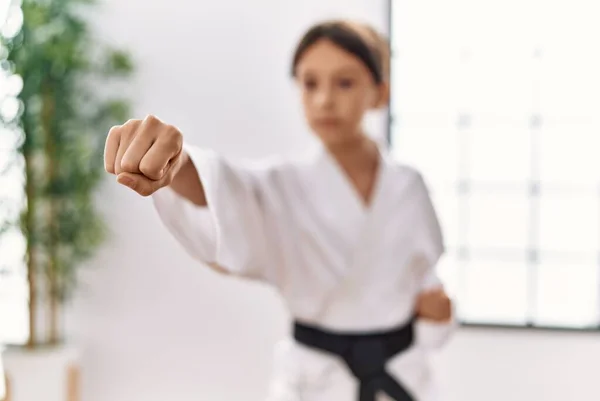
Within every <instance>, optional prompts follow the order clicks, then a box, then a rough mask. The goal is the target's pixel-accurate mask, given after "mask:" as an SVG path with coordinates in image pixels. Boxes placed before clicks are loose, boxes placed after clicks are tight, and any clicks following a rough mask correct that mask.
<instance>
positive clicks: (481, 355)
mask: <svg viewBox="0 0 600 401" xmlns="http://www.w3.org/2000/svg"><path fill="white" fill-rule="evenodd" d="M105 1H106V3H105V5H104V8H103V10H102V11H101V13H100V15H99V16H98V19H97V20H96V22H97V25H98V30H99V32H101V33H102V37H103V39H105V40H107V41H109V42H111V43H114V44H120V45H125V46H128V47H129V48H130V49H131V50H132V51H133V53H134V55H135V57H136V59H137V66H138V71H137V76H136V78H135V80H134V81H132V82H131V86H130V88H126V89H125V90H126V91H127V92H128V93H129V94H130V95H131V96H132V97H133V98H134V100H135V111H136V116H137V117H143V116H144V115H145V114H147V113H155V114H157V115H159V116H160V117H161V118H163V119H165V120H167V121H169V122H172V123H174V124H176V125H178V126H179V127H180V129H181V130H182V131H183V132H184V133H185V135H186V138H187V139H188V140H189V141H190V142H193V143H197V144H202V145H205V146H209V147H213V148H216V149H217V150H220V151H222V152H225V153H227V154H229V155H232V156H248V157H259V156H265V155H268V154H271V153H274V152H285V153H288V152H294V151H297V150H301V149H304V148H305V147H306V146H308V144H309V142H310V139H309V138H310V136H309V134H307V133H306V130H305V128H304V125H303V122H302V115H301V112H300V108H299V104H298V102H297V99H296V96H295V93H294V88H293V86H292V85H291V83H290V81H289V79H288V74H287V72H288V68H289V59H290V54H291V51H292V48H293V45H294V44H295V41H296V40H297V39H298V36H299V35H300V34H301V32H302V31H303V30H304V29H305V28H306V27H307V26H308V25H309V24H310V23H312V22H314V20H315V19H319V18H321V17H329V16H338V15H342V16H350V17H359V18H362V19H365V20H367V21H369V22H372V23H374V24H375V25H376V26H378V27H380V28H384V27H385V24H386V21H387V15H386V7H387V5H386V3H387V1H386V0H303V1H283V0H255V1H247V0H233V1H210V2H207V1H196V2H192V1H187V2H183V1H180V2H173V1H167V0H152V1H148V0H127V1H123V0H105ZM373 126H374V127H376V126H377V124H376V123H375V124H374V125H373ZM99 201H100V203H101V207H102V209H103V211H104V212H105V213H106V216H107V219H108V221H109V223H110V225H111V227H112V230H113V233H114V235H113V237H112V239H111V241H109V243H108V244H107V245H106V246H105V247H104V248H103V250H102V251H101V252H100V253H99V254H98V256H97V257H96V258H95V259H94V261H93V262H92V263H91V266H90V269H89V270H88V271H87V272H86V274H85V275H84V277H83V280H84V285H83V287H82V290H81V293H80V294H79V296H78V298H77V299H76V302H75V304H74V306H73V310H72V313H71V316H70V325H69V327H70V332H71V334H72V337H73V339H74V340H75V341H77V342H78V343H80V344H82V345H83V346H84V354H83V355H84V356H83V358H84V359H83V364H84V383H83V390H84V392H85V398H84V401H107V400H110V401H137V400H139V401H158V400H161V401H162V400H165V399H173V400H177V401H186V400H214V401H219V400H227V401H230V400H248V401H252V400H260V399H261V395H263V394H264V390H265V384H266V381H267V379H268V376H269V370H270V361H271V351H272V346H273V344H274V343H275V341H276V340H277V339H279V338H280V337H281V336H282V335H283V334H284V333H285V330H286V329H287V316H286V314H285V311H284V310H283V308H282V305H281V304H280V302H279V300H278V298H277V297H276V296H275V294H274V293H273V292H272V291H270V290H269V289H267V288H265V287H262V286H259V285H256V284H250V283H246V282H240V281H236V280H232V279H224V278H222V277H219V276H217V275H216V274H213V273H211V272H210V271H208V270H207V269H204V268H202V267H200V266H198V265H196V264H194V263H193V262H192V261H191V260H190V258H188V257H187V256H186V255H185V254H184V253H183V251H182V250H181V248H180V247H179V246H178V245H177V244H176V243H175V242H174V240H173V239H172V238H171V237H170V236H169V235H168V234H167V233H166V232H165V231H164V230H163V229H162V227H161V225H160V223H159V221H158V219H157V217H156V215H155V214H154V212H153V209H152V206H151V203H150V200H148V199H142V198H140V197H137V196H135V195H134V194H132V193H130V192H129V191H127V190H126V189H124V188H120V187H118V186H117V185H116V184H115V183H114V182H113V181H111V179H110V178H107V180H106V184H105V185H104V186H103V188H102V190H101V191H100V194H99ZM599 338H600V337H598V336H595V337H594V336H583V335H556V336H555V335H549V334H527V333H515V332H507V333H504V332H496V331H487V330H486V331H472V330H470V331H464V332H461V333H459V335H458V336H457V337H456V338H455V340H454V341H453V342H452V343H451V346H450V347H449V348H448V349H447V350H446V351H445V352H444V353H443V354H442V355H441V356H440V357H439V367H440V378H441V380H442V383H443V384H444V386H445V388H446V389H447V395H448V400H446V401H507V400H508V401H555V400H556V401H558V400H561V401H564V400H577V401H586V400H597V399H599V397H600V395H596V396H593V393H592V391H593V387H592V375H595V373H594V371H595V369H594V368H595V367H597V366H598V365H599V364H598V363H597V362H596V357H594V355H600V345H599V342H600V340H599ZM513 352H515V353H516V354H517V355H518V356H516V357H513V356H510V355H509V353H513ZM554 364H556V367H555V366H554ZM530 368H531V369H533V370H532V371H529V369H530ZM596 371H597V369H596ZM563 374H564V375H563Z"/></svg>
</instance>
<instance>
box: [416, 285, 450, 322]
mask: <svg viewBox="0 0 600 401" xmlns="http://www.w3.org/2000/svg"><path fill="white" fill-rule="evenodd" d="M417 316H418V317H420V318H423V319H427V320H433V321H436V322H446V321H448V320H450V318H451V317H452V301H451V300H450V298H449V297H448V295H447V294H446V292H445V291H444V289H443V288H436V289H433V290H428V291H425V292H422V293H421V294H419V297H418V299H417Z"/></svg>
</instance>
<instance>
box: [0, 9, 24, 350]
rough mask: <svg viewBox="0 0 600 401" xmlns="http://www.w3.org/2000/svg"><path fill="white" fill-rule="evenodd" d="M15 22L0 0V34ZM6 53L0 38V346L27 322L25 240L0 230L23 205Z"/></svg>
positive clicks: (17, 86)
mask: <svg viewBox="0 0 600 401" xmlns="http://www.w3.org/2000/svg"><path fill="white" fill-rule="evenodd" d="M12 3H14V4H16V3H17V2H12ZM21 22H22V13H21V12H20V8H19V7H18V6H17V5H13V4H11V1H7V0H0V38H10V37H12V36H13V35H14V34H16V33H17V32H18V31H19V29H20V27H21ZM7 54H8V53H7V49H6V47H4V46H3V45H2V41H1V40H0V327H2V330H0V345H2V344H22V343H24V342H25V341H27V336H28V330H27V328H28V321H29V316H28V308H27V302H28V298H27V293H28V292H27V276H26V268H25V259H24V255H25V246H26V245H25V240H24V238H23V236H22V235H21V232H20V231H19V229H18V228H16V227H13V228H9V229H8V230H7V229H6V224H7V223H9V222H13V221H16V220H17V219H18V218H19V215H20V211H21V210H22V208H23V206H24V203H25V193H24V190H23V184H24V174H23V172H24V170H23V160H22V158H20V157H19V154H18V152H17V148H18V146H19V141H20V140H21V139H22V137H23V136H22V132H21V131H20V129H19V128H18V126H17V124H16V122H15V117H16V116H17V114H18V112H19V109H20V107H21V106H20V103H19V101H18V100H17V98H16V96H18V94H19V93H20V91H21V89H22V87H23V81H22V80H21V77H19V76H18V75H15V74H13V72H12V67H11V66H10V65H9V63H8V62H7V61H6V56H7Z"/></svg>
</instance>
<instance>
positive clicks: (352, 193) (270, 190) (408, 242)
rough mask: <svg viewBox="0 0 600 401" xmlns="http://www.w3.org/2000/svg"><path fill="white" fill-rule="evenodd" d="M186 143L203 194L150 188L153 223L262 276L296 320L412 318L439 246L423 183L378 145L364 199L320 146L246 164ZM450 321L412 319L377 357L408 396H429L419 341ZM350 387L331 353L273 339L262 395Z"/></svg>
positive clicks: (224, 264) (425, 344) (350, 327)
mask: <svg viewBox="0 0 600 401" xmlns="http://www.w3.org/2000/svg"><path fill="white" fill-rule="evenodd" d="M186 150H187V151H188V153H189V154H190V156H191V159H192V161H193V163H194V165H195V166H196V168H197V170H198V173H199V175H200V177H201V179H202V183H203V186H204V191H205V193H206V198H207V201H208V205H209V206H208V207H207V208H202V207H197V206H195V205H193V204H192V203H191V202H189V201H187V200H186V199H184V198H182V197H180V196H178V195H177V194H176V193H175V192H174V191H172V190H171V189H170V188H163V189H161V190H160V191H158V192H156V193H155V194H154V195H153V199H154V205H155V207H156V209H157V211H158V213H159V216H160V218H161V219H162V221H163V223H164V224H165V225H166V227H167V228H168V229H169V231H170V232H171V233H172V234H173V235H174V236H175V237H176V238H177V240H178V241H179V242H180V243H181V244H182V245H183V247H184V248H185V249H186V250H187V251H188V252H189V253H190V254H191V255H192V256H193V257H194V258H196V259H197V260H199V261H201V262H203V263H206V264H209V265H213V266H219V267H221V268H222V269H225V270H226V271H227V272H228V273H230V274H233V275H237V276H242V277H246V278H251V279H256V280H262V281H265V282H267V283H269V284H271V285H273V286H274V287H275V288H276V289H277V290H278V291H279V293H280V294H281V296H282V297H283V299H284V300H285V302H286V304H287V307H288V308H289V310H290V312H291V314H292V316H294V317H295V318H296V319H298V320H299V321H301V322H303V323H306V324H309V325H313V326H319V327H323V328H326V329H329V330H335V331H362V332H364V331H373V330H385V329H391V328H395V327H397V326H399V325H401V324H403V323H405V322H407V321H408V320H409V319H410V318H411V316H412V314H413V312H414V308H415V300H416V296H417V294H418V293H419V292H420V291H421V290H423V289H425V288H428V287H433V286H436V285H438V284H439V280H438V278H437V276H436V274H435V265H436V263H437V261H438V259H439V258H440V256H441V255H442V254H443V251H444V247H443V241H442V235H441V231H440V227H439V224H438V220H437V217H436V214H435V212H434V209H433V206H432V204H431V201H430V198H429V193H428V190H427V187H426V185H425V183H424V181H423V179H422V176H421V175H420V174H419V173H418V172H417V171H416V170H415V169H413V168H410V167H408V166H405V165H402V164H399V163H398V162H396V161H394V160H392V158H391V157H390V156H389V155H388V154H387V153H386V152H385V151H383V150H382V151H381V164H380V168H379V170H378V177H377V181H376V186H375V188H374V194H373V197H372V201H371V204H370V206H365V205H364V203H363V202H362V199H361V197H360V195H359V194H358V193H357V191H356V190H355V189H354V187H353V185H352V184H351V182H350V181H349V180H348V178H347V176H346V175H345V173H344V172H343V171H342V170H341V168H340V166H339V165H338V164H337V162H336V161H335V159H334V158H333V156H331V155H330V154H329V153H328V152H327V151H326V149H325V148H323V147H319V148H318V150H317V151H315V152H311V153H310V155H309V156H307V157H304V158H298V159H294V160H282V159H274V160H268V161H264V162H261V163H255V164H252V165H250V166H248V165H242V164H240V163H233V162H232V161H229V160H226V159H225V158H223V157H221V156H219V155H217V154H216V153H214V152H212V151H210V150H204V149H199V148H196V147H192V146H188V145H186ZM453 327H454V322H452V323H450V324H436V323H432V322H425V321H418V323H417V326H416V341H415V344H414V345H413V346H411V348H409V349H408V350H407V351H405V352H403V353H401V354H398V355H396V356H395V357H394V358H393V359H391V360H390V361H389V363H388V365H387V370H388V372H389V373H390V374H392V376H394V377H395V378H396V379H397V380H398V381H399V382H401V383H402V385H403V386H405V387H406V388H407V389H408V390H409V391H410V392H411V393H412V394H413V395H414V396H415V397H416V399H417V401H439V400H440V398H438V396H437V394H435V392H436V391H435V385H434V380H433V376H432V372H431V370H430V366H429V361H428V351H430V350H432V349H435V348H437V347H439V346H440V345H442V344H443V343H444V342H445V341H446V339H447V338H448V336H449V335H450V333H451V331H452V329H453ZM357 389H358V381H357V380H356V378H355V377H354V376H352V374H351V373H350V371H349V370H348V368H347V367H346V365H345V364H344V362H342V361H341V360H340V359H339V358H337V357H335V356H332V355H329V354H326V353H324V352H321V351H317V350H314V349H309V348H308V347H306V346H303V345H300V344H298V343H296V342H294V340H293V339H291V338H290V339H286V340H284V341H282V342H281V343H280V344H279V345H278V346H277V348H276V352H275V362H274V372H273V380H272V383H271V386H270V390H269V394H268V397H267V399H268V401H300V400H302V401H331V400H336V401H345V400H347V401H350V400H355V399H357ZM379 399H381V400H385V399H386V397H385V396H383V395H382V396H381V397H379V398H378V400H379Z"/></svg>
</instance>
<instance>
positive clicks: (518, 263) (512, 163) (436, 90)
mask: <svg viewBox="0 0 600 401" xmlns="http://www.w3.org/2000/svg"><path fill="white" fill-rule="evenodd" d="M390 3H391V19H390V21H391V46H392V56H393V57H392V105H391V116H392V121H391V131H390V137H391V138H390V139H391V143H392V147H393V152H394V154H395V156H396V157H397V158H398V159H399V160H401V161H404V162H407V163H410V164H412V165H414V166H416V167H417V168H419V169H420V170H421V171H422V172H423V174H424V176H425V177H426V179H427V182H428V184H429V187H430V190H431V193H432V198H433V201H434V203H435V206H436V208H437V210H438V214H439V217H440V220H441V223H442V228H443V231H444V234H445V237H446V243H447V247H448V253H447V255H446V256H445V257H444V259H443V260H442V261H441V263H440V274H441V275H442V278H443V280H444V282H445V283H446V285H447V287H448V290H449V291H450V292H451V293H452V294H453V296H454V297H455V298H456V300H457V305H458V314H459V317H460V319H461V320H462V321H463V322H465V323H471V324H491V325H503V326H504V325H514V326H534V327H553V328H574V329H586V328H588V329H597V328H600V157H599V156H598V152H599V149H600V112H599V111H600V73H598V71H600V47H599V46H598V38H600V24H598V23H597V18H596V16H597V15H599V14H600V3H598V2H597V1H596V0H574V1H569V2H566V1H562V2H547V1H542V0H505V1H502V2H493V3H492V2H482V1H476V0H457V1H452V2H448V1H443V0H420V1H410V0H393V1H391V2H390Z"/></svg>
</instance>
